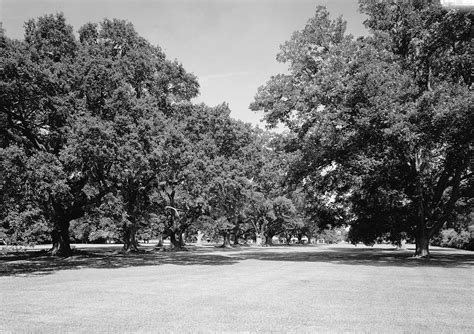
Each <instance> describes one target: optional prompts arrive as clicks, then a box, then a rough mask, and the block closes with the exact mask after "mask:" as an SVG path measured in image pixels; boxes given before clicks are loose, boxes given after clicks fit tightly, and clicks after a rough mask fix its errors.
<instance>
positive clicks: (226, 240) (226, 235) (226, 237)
mask: <svg viewBox="0 0 474 334" xmlns="http://www.w3.org/2000/svg"><path fill="white" fill-rule="evenodd" d="M222 236H223V237H224V242H223V244H222V245H221V246H220V247H221V248H231V247H232V246H231V245H230V233H229V232H224V233H223V234H222Z"/></svg>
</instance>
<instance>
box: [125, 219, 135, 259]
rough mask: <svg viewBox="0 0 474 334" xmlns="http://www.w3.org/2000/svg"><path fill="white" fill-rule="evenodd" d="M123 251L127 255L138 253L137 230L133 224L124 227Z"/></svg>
mask: <svg viewBox="0 0 474 334" xmlns="http://www.w3.org/2000/svg"><path fill="white" fill-rule="evenodd" d="M123 250H124V251H125V252H127V253H128V252H138V241H137V229H136V227H135V225H134V224H132V225H129V226H125V232H124V236H123Z"/></svg>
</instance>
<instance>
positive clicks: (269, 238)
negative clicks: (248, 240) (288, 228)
mask: <svg viewBox="0 0 474 334" xmlns="http://www.w3.org/2000/svg"><path fill="white" fill-rule="evenodd" d="M273 236H274V235H273V234H271V233H268V234H267V235H266V236H265V245H267V246H273Z"/></svg>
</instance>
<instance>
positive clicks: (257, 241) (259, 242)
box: [255, 233, 265, 246]
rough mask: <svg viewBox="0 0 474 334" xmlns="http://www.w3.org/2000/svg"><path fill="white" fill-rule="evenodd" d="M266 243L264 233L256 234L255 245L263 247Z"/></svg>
mask: <svg viewBox="0 0 474 334" xmlns="http://www.w3.org/2000/svg"><path fill="white" fill-rule="evenodd" d="M264 243H265V235H264V234H263V233H255V244H256V245H257V246H263V245H264Z"/></svg>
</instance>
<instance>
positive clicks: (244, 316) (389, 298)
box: [0, 244, 474, 333]
mask: <svg viewBox="0 0 474 334" xmlns="http://www.w3.org/2000/svg"><path fill="white" fill-rule="evenodd" d="M116 249H117V248H112V247H100V248H87V249H85V250H83V251H82V252H80V253H79V254H78V255H74V256H72V257H71V258H68V259H51V258H48V257H46V256H44V255H43V254H42V253H41V252H33V253H25V255H21V254H20V255H15V256H12V255H8V254H7V255H3V256H0V332H14V333H17V332H61V333H63V332H100V333H102V332H176V333H182V332H310V333H315V332H324V333H325V332H351V333H352V332H369V333H402V332H405V333H420V332H422V333H474V320H473V319H474V275H473V274H474V271H473V264H474V253H472V252H467V251H459V250H451V249H441V248H433V249H432V251H431V252H432V258H431V259H430V260H421V259H413V258H411V255H412V253H413V250H412V249H409V250H408V251H395V250H393V249H391V248H387V247H385V248H383V247H377V248H371V247H363V246H362V247H361V246H357V247H354V246H351V245H346V244H345V245H337V246H305V247H297V246H294V247H269V248H260V249H259V248H244V247H242V248H237V249H231V250H222V249H216V248H211V247H202V248H191V250H190V251H188V252H179V253H172V252H152V251H151V248H148V249H146V251H145V252H144V253H141V254H137V255H121V254H117V253H116Z"/></svg>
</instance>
